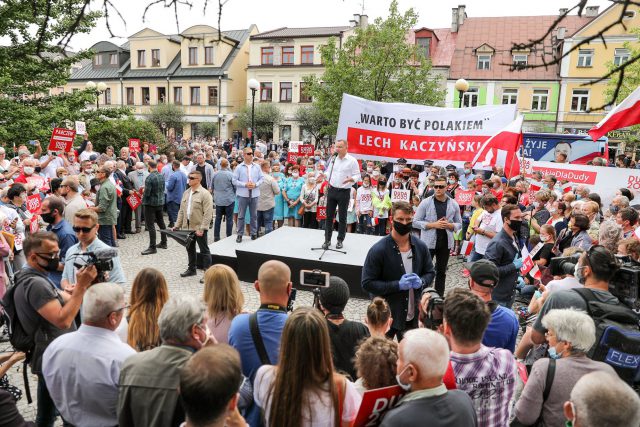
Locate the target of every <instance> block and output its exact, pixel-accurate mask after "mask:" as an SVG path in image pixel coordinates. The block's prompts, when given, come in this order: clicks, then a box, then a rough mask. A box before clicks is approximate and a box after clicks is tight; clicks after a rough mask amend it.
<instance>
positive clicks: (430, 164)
mask: <svg viewBox="0 0 640 427" xmlns="http://www.w3.org/2000/svg"><path fill="white" fill-rule="evenodd" d="M424 165H425V166H432V165H433V160H425V161H424Z"/></svg>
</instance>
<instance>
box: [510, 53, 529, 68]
mask: <svg viewBox="0 0 640 427" xmlns="http://www.w3.org/2000/svg"><path fill="white" fill-rule="evenodd" d="M527 56H528V55H527V54H525V53H518V54H514V55H513V65H514V66H516V67H524V66H525V65H527Z"/></svg>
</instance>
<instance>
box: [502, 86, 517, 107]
mask: <svg viewBox="0 0 640 427" xmlns="http://www.w3.org/2000/svg"><path fill="white" fill-rule="evenodd" d="M517 103H518V89H503V90H502V104H503V105H505V104H517Z"/></svg>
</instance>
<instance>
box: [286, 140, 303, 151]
mask: <svg viewBox="0 0 640 427" xmlns="http://www.w3.org/2000/svg"><path fill="white" fill-rule="evenodd" d="M301 145H302V141H289V151H288V152H289V153H297V152H298V147H300V146H301Z"/></svg>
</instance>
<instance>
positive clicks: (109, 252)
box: [73, 248, 118, 283]
mask: <svg viewBox="0 0 640 427" xmlns="http://www.w3.org/2000/svg"><path fill="white" fill-rule="evenodd" d="M117 256H118V250H117V249H115V248H104V249H97V250H95V251H93V252H85V253H79V254H75V255H74V258H82V261H83V262H74V263H73V265H74V267H76V268H82V267H88V266H91V265H94V266H95V267H96V270H97V271H98V276H97V277H96V280H95V283H100V282H104V281H106V280H107V277H106V275H105V274H104V273H105V272H107V271H111V270H113V258H115V257H117Z"/></svg>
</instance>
